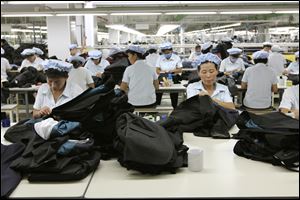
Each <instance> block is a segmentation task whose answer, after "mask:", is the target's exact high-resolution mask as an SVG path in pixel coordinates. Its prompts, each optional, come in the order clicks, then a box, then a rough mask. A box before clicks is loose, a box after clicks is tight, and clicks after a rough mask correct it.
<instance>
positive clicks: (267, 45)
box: [263, 44, 272, 48]
mask: <svg viewBox="0 0 300 200" xmlns="http://www.w3.org/2000/svg"><path fill="white" fill-rule="evenodd" d="M265 47H269V48H271V47H272V45H269V44H265V45H263V48H265Z"/></svg>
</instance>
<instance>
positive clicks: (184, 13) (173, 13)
mask: <svg viewBox="0 0 300 200" xmlns="http://www.w3.org/2000/svg"><path fill="white" fill-rule="evenodd" d="M213 14H217V12H167V13H165V15H213Z"/></svg>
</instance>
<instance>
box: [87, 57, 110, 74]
mask: <svg viewBox="0 0 300 200" xmlns="http://www.w3.org/2000/svg"><path fill="white" fill-rule="evenodd" d="M108 65H110V64H109V62H108V61H107V60H105V59H103V58H102V59H101V61H100V63H99V64H98V65H95V63H94V62H93V61H92V60H91V59H89V60H88V61H87V62H86V64H85V65H84V67H86V68H87V69H88V70H89V71H90V72H91V74H92V76H96V74H97V73H98V72H100V73H103V72H104V69H105V68H106V67H107V66H108Z"/></svg>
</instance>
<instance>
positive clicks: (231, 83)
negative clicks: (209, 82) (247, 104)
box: [217, 75, 239, 96]
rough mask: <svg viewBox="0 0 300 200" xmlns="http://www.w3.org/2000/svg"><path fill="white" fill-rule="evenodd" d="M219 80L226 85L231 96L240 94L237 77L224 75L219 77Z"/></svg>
mask: <svg viewBox="0 0 300 200" xmlns="http://www.w3.org/2000/svg"><path fill="white" fill-rule="evenodd" d="M217 82H218V83H221V84H223V85H226V86H227V87H228V89H229V92H230V94H231V96H236V95H237V94H238V92H239V89H238V88H237V86H236V79H235V78H234V77H231V76H227V75H223V76H221V77H218V78H217Z"/></svg>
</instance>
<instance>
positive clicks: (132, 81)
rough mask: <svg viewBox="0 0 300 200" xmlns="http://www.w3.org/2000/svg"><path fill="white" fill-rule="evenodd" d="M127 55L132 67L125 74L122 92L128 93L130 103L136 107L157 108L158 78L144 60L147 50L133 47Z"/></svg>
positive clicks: (136, 46)
mask: <svg viewBox="0 0 300 200" xmlns="http://www.w3.org/2000/svg"><path fill="white" fill-rule="evenodd" d="M126 53H127V54H128V60H129V62H130V64H131V65H130V66H128V67H127V68H126V70H125V72H124V74H123V79H122V83H121V86H120V88H121V90H123V91H125V92H127V91H128V102H129V103H130V104H132V105H133V106H135V107H153V106H155V105H156V96H155V90H157V89H158V87H159V83H158V76H157V74H156V72H155V71H153V70H152V69H151V66H150V65H148V64H147V62H145V60H144V54H145V50H144V49H143V48H141V47H140V46H138V45H131V46H129V48H128V50H127V51H126Z"/></svg>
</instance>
